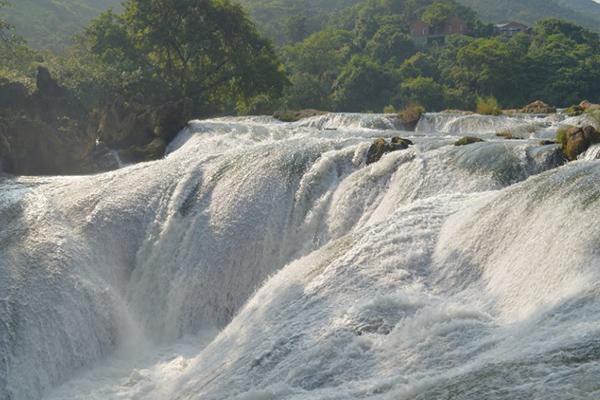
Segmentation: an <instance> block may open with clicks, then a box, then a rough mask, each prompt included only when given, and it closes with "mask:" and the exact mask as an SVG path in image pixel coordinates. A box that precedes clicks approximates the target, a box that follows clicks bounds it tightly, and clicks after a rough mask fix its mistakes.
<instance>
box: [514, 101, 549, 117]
mask: <svg viewBox="0 0 600 400" xmlns="http://www.w3.org/2000/svg"><path fill="white" fill-rule="evenodd" d="M521 112H522V113H528V114H554V113H555V112H556V107H553V106H551V105H549V104H546V103H544V102H543V101H541V100H536V101H534V102H533V103H530V104H527V105H526V106H525V107H523V108H522V109H521Z"/></svg>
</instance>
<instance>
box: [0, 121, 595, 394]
mask: <svg viewBox="0 0 600 400" xmlns="http://www.w3.org/2000/svg"><path fill="white" fill-rule="evenodd" d="M562 119H563V118H562V117H547V118H536V117H528V116H519V115H517V116H515V117H511V118H509V117H482V116H476V115H459V114H428V115H427V116H426V117H425V118H424V119H423V120H422V121H421V123H420V124H419V126H418V127H417V130H416V132H411V133H409V132H403V131H401V126H400V125H399V124H398V122H397V121H395V119H394V118H393V117H391V116H385V115H360V114H333V115H327V116H322V117H315V118H312V119H308V120H304V121H302V122H298V123H280V122H276V121H274V120H272V119H271V118H268V117H253V118H224V119H215V120H208V121H194V122H192V123H190V125H189V127H188V128H187V129H186V130H185V131H184V132H182V133H181V134H180V135H179V136H178V138H177V139H176V141H175V142H174V143H173V144H172V145H171V148H170V149H169V154H168V156H167V157H166V158H165V159H164V160H160V161H156V162H151V163H144V164H138V165H134V166H129V167H125V168H122V169H120V170H117V171H114V172H111V173H107V174H101V175H96V176H82V177H44V178H38V177H27V178H25V177H21V178H13V177H3V178H0V399H10V400H32V399H45V400H75V399H77V400H83V399H86V400H88V399H97V400H101V399H102V400H105V399H107V400H116V399H151V400H184V399H203V400H204V399H238V400H242V399H246V400H250V399H257V400H258V399H298V400H300V399H417V400H429V399H465V400H466V399H471V400H480V399H510V400H514V399H544V400H547V399H597V398H600V223H599V218H598V209H599V206H600V161H596V160H595V159H596V158H597V156H598V155H599V154H600V149H599V148H592V149H590V150H589V151H588V152H587V153H586V154H584V155H583V156H582V157H581V160H579V161H576V162H572V163H569V164H566V165H562V164H563V161H562V159H561V157H560V152H558V149H557V146H556V145H546V146H542V145H541V144H540V139H544V138H550V137H553V136H554V134H555V133H556V130H557V128H558V126H559V125H560V124H561V123H577V122H579V123H584V122H585V121H583V120H579V121H577V120H570V121H561V120H562ZM507 130H510V131H511V132H513V133H515V135H518V136H520V137H522V139H520V140H504V139H502V138H497V137H496V136H495V133H497V132H499V131H507ZM466 134H468V135H475V136H480V137H482V138H484V139H485V140H486V141H485V142H483V143H476V144H472V145H469V146H462V147H457V146H454V145H453V143H454V141H455V140H456V138H457V136H458V135H466ZM396 135H399V136H402V137H407V138H410V139H411V140H413V141H414V142H415V145H414V146H412V147H410V148H409V149H408V150H403V151H397V152H393V153H389V154H387V155H385V156H384V157H383V158H382V159H381V160H380V161H378V162H376V163H373V164H370V165H368V166H367V165H366V163H365V160H366V153H367V150H368V148H369V145H370V143H371V142H372V141H373V139H374V138H377V137H386V138H389V137H392V136H396Z"/></svg>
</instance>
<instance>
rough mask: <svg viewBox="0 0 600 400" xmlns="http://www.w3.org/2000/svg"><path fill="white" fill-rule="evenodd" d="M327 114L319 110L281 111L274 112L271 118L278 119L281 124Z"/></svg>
mask: <svg viewBox="0 0 600 400" xmlns="http://www.w3.org/2000/svg"><path fill="white" fill-rule="evenodd" d="M323 114H327V112H326V111H320V110H312V109H308V110H296V111H294V110H283V111H275V113H274V114H273V118H275V119H278V120H279V121H282V122H296V121H300V120H301V119H304V118H310V117H316V116H319V115H323Z"/></svg>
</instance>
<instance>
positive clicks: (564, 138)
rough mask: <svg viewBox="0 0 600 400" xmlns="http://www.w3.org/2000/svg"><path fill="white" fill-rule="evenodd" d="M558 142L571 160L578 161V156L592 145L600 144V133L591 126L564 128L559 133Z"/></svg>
mask: <svg viewBox="0 0 600 400" xmlns="http://www.w3.org/2000/svg"><path fill="white" fill-rule="evenodd" d="M558 141H559V142H560V143H561V145H562V150H563V152H564V154H565V156H566V157H567V159H569V160H571V161H572V160H576V159H577V156H578V155H580V154H581V153H583V152H585V151H586V150H587V149H588V148H589V147H590V146H591V145H593V144H596V143H600V132H598V131H597V130H596V128H594V127H593V126H591V125H588V126H585V127H583V128H581V127H570V128H563V129H562V130H560V131H559V134H558Z"/></svg>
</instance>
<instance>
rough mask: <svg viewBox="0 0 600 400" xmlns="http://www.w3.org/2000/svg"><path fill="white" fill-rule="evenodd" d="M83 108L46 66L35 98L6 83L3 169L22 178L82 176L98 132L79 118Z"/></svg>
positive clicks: (1, 100) (0, 116) (2, 92)
mask: <svg viewBox="0 0 600 400" xmlns="http://www.w3.org/2000/svg"><path fill="white" fill-rule="evenodd" d="M82 110H83V107H82V106H81V105H80V104H79V103H78V101H77V100H76V99H74V98H73V97H72V96H70V95H69V93H68V91H67V90H66V89H64V88H62V87H60V86H59V85H58V83H57V82H56V81H54V80H53V79H52V77H51V76H50V73H49V72H48V70H47V69H45V68H42V67H40V68H39V69H38V79H37V90H36V91H35V92H34V93H32V94H29V93H28V92H27V89H26V88H25V87H24V86H23V85H21V84H19V83H10V82H9V83H5V84H4V85H0V160H1V162H2V169H3V170H4V171H5V172H9V173H15V174H22V175H46V174H69V173H78V172H80V166H81V165H82V164H83V162H84V160H86V158H87V157H88V156H89V155H90V154H91V152H92V151H93V149H94V146H95V141H96V140H95V133H94V130H93V129H89V127H88V126H87V122H86V120H85V119H84V120H83V121H82V120H80V119H79V118H80V117H81V114H84V115H85V112H84V111H82Z"/></svg>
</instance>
